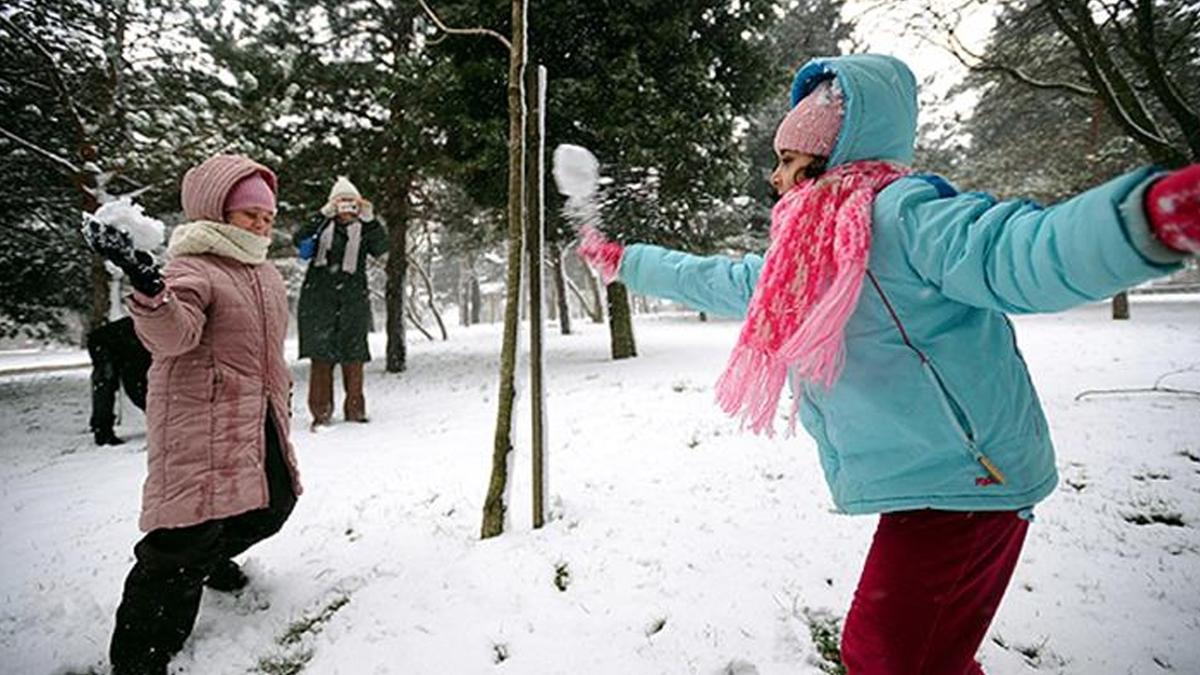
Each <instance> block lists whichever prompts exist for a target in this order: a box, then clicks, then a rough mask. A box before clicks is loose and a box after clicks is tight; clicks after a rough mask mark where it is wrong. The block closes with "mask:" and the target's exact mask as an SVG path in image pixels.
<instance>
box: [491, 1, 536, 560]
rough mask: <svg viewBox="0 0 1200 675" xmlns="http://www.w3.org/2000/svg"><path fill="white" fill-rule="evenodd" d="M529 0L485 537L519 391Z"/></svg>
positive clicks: (502, 481) (495, 531)
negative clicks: (518, 347)
mask: <svg viewBox="0 0 1200 675" xmlns="http://www.w3.org/2000/svg"><path fill="white" fill-rule="evenodd" d="M525 11H526V10H525V0H512V47H511V50H510V51H509V59H508V271H507V275H506V279H505V286H506V287H505V289H504V291H505V301H506V304H505V308H504V340H503V343H502V345H501V348H500V394H499V396H498V397H497V410H496V433H495V437H494V439H493V443H492V476H491V480H490V481H489V482H488V492H487V498H486V499H485V500H484V503H483V525H482V527H481V528H480V534H481V536H482V538H484V539H488V538H491V537H495V536H497V535H499V534H502V533H503V532H504V527H505V521H506V520H507V514H508V504H507V501H508V474H509V466H508V462H509V458H510V456H511V454H512V449H513V442H512V427H513V406H514V403H515V401H516V397H517V387H516V372H517V338H518V332H519V329H520V315H521V314H520V309H521V264H522V256H523V254H524V251H523V249H524V246H523V243H524V242H523V241H522V240H523V239H524V237H523V232H522V230H523V225H524V220H525V219H524V217H523V216H524V210H525V209H524V207H525V203H524V202H525V191H524V183H525V142H524V141H525V91H524V90H525Z"/></svg>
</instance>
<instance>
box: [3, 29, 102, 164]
mask: <svg viewBox="0 0 1200 675" xmlns="http://www.w3.org/2000/svg"><path fill="white" fill-rule="evenodd" d="M0 23H3V24H4V25H5V26H6V27H7V28H8V29H9V30H10V31H12V32H13V33H14V34H16V35H17V36H18V37H20V38H21V39H22V40H25V41H26V42H28V43H29V44H30V45H32V46H33V48H34V50H35V51H37V53H38V55H40V56H41V57H42V59H43V60H45V61H46V63H48V64H49V66H50V68H49V70H48V73H49V75H50V81H51V82H52V83H53V84H54V88H55V89H57V90H58V95H59V98H61V99H62V102H63V105H64V106H66V108H67V112H69V113H70V115H71V117H72V119H73V120H74V122H75V131H76V133H77V134H78V138H79V141H80V142H81V143H82V142H83V141H84V140H85V139H86V138H87V129H86V125H84V123H83V116H82V115H80V113H79V108H78V107H77V106H76V105H75V99H74V97H72V96H71V92H70V90H69V89H68V88H67V84H66V81H65V80H64V79H63V76H62V68H61V67H60V66H59V65H58V60H57V59H55V58H54V55H53V54H51V53H50V50H49V49H47V48H46V46H45V45H44V44H42V41H41V40H39V39H37V37H35V36H34V35H31V34H30V33H29V32H27V31H26V30H24V29H23V28H21V27H20V26H18V25H17V24H16V23H15V22H14V21H13V20H12V19H10V18H8V16H5V15H3V14H0Z"/></svg>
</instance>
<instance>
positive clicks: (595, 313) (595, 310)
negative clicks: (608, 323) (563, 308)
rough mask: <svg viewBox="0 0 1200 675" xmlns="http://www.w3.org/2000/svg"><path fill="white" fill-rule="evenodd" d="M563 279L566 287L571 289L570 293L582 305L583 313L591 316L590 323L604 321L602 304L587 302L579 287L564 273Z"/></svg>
mask: <svg viewBox="0 0 1200 675" xmlns="http://www.w3.org/2000/svg"><path fill="white" fill-rule="evenodd" d="M563 281H564V282H565V283H566V284H567V288H569V289H571V293H572V294H574V295H575V299H576V300H578V301H579V305H580V306H581V307H583V311H584V313H585V314H587V315H588V317H589V318H591V320H592V323H604V307H603V305H592V304H589V303H588V301H587V298H584V297H583V292H582V291H580V290H579V287H578V286H576V285H575V282H574V281H571V278H570V277H568V276H567V275H566V274H563ZM593 281H594V280H593Z"/></svg>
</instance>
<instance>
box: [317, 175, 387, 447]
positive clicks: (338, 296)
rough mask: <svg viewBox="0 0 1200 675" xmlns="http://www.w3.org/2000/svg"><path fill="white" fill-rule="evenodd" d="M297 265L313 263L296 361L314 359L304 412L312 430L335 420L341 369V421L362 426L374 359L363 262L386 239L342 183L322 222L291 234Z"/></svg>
mask: <svg viewBox="0 0 1200 675" xmlns="http://www.w3.org/2000/svg"><path fill="white" fill-rule="evenodd" d="M293 241H294V242H295V243H296V245H297V246H298V247H299V248H300V258H301V259H303V260H309V259H310V258H311V261H310V263H309V266H308V272H307V273H306V274H305V276H304V285H303V286H301V288H300V305H299V311H298V314H299V326H300V358H302V359H304V358H307V359H312V369H311V370H310V372H309V381H308V409H309V412H310V413H311V414H312V425H313V426H314V427H316V426H319V425H324V424H329V423H330V422H331V420H332V417H333V367H334V364H338V363H340V364H342V379H343V380H344V384H345V387H346V401H345V405H344V407H343V412H344V414H345V417H346V420H347V421H350V422H366V421H367V404H366V399H365V397H364V396H363V364H365V363H366V362H367V361H370V360H371V353H370V351H369V349H368V347H367V333H369V332H370V331H371V297H370V292H369V291H368V289H367V256H368V255H371V256H375V257H380V256H382V255H383V254H385V253H387V250H388V236H387V230H385V229H384V227H383V225H381V224H380V223H378V222H376V221H375V219H374V215H373V213H372V209H371V203H370V202H368V201H367V200H365V199H363V198H362V195H361V194H359V192H358V188H356V187H354V184H353V183H351V182H350V180H349V179H347V178H346V177H345V176H339V177H338V179H337V182H336V183H334V185H333V189H332V190H331V191H330V193H329V201H328V202H326V204H325V206H324V207H322V208H321V216H320V217H319V218H317V219H316V220H314V221H313V222H311V223H309V224H307V225H304V226H302V227H301V228H300V229H299V230H298V231H297V232H296V233H295V235H293Z"/></svg>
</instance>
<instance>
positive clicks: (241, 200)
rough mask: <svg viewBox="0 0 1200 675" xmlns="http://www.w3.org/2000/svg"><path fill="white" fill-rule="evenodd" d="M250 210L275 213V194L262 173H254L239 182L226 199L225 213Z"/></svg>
mask: <svg viewBox="0 0 1200 675" xmlns="http://www.w3.org/2000/svg"><path fill="white" fill-rule="evenodd" d="M248 209H262V210H263V211H270V212H271V213H274V212H275V192H274V191H273V190H272V189H271V186H270V185H267V181H266V180H265V179H264V178H263V176H262V174H261V173H252V174H250V175H249V176H246V177H245V178H243V179H241V180H239V181H238V182H237V184H235V185H234V186H233V189H232V190H230V191H229V196H228V197H226V198H225V213H229V212H231V211H245V210H248Z"/></svg>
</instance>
